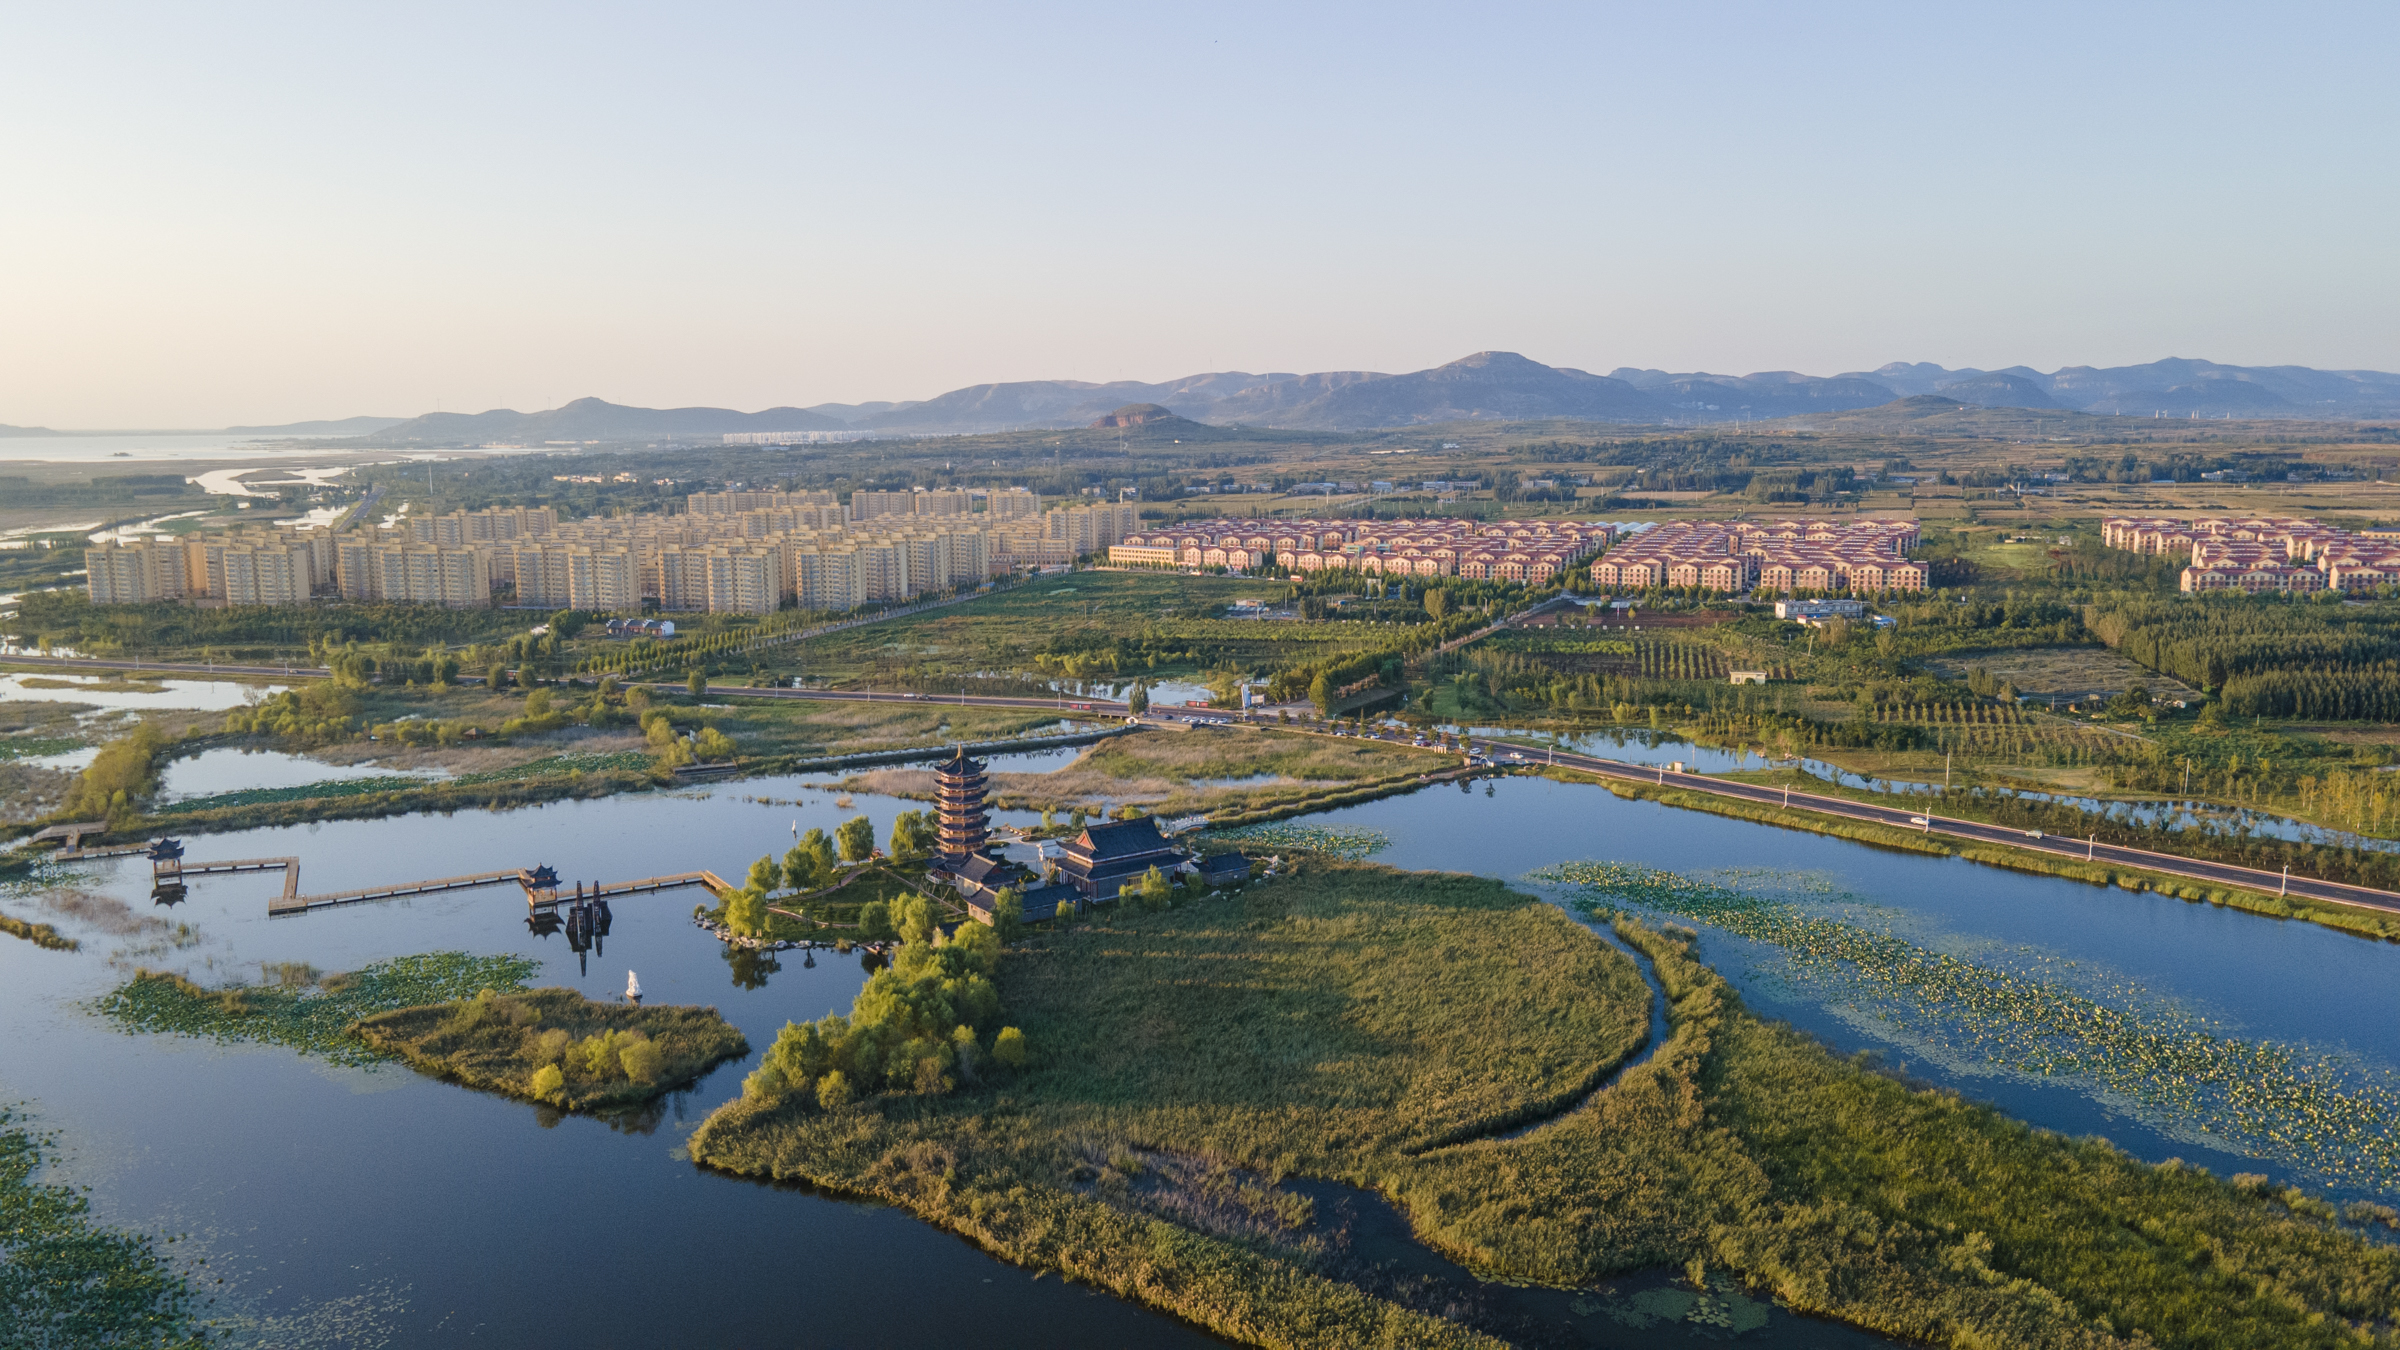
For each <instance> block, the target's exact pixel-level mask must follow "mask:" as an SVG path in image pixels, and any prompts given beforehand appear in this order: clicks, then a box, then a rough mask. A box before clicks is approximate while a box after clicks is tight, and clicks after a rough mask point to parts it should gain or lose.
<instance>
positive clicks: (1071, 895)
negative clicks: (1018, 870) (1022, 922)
mask: <svg viewBox="0 0 2400 1350" xmlns="http://www.w3.org/2000/svg"><path fill="white" fill-rule="evenodd" d="M1080 894H1081V892H1079V891H1077V890H1076V889H1075V888H1074V887H1072V886H1069V885H1068V884H1066V883H1065V882H1063V881H1062V882H1060V883H1058V884H1057V885H1055V886H1036V887H1033V888H1032V889H1031V890H1028V891H1025V892H1023V893H1021V894H1020V895H1018V897H1017V901H1018V903H1019V904H1020V905H1021V906H1023V908H1024V911H1025V918H1026V920H1027V921H1028V922H1031V921H1034V920H1037V919H1047V918H1049V917H1051V916H1052V915H1054V914H1056V913H1058V907H1059V906H1060V905H1064V904H1071V903H1073V902H1074V901H1075V899H1076V898H1077V896H1078V895H1080Z"/></svg>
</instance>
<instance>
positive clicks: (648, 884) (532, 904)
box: [525, 870, 736, 909]
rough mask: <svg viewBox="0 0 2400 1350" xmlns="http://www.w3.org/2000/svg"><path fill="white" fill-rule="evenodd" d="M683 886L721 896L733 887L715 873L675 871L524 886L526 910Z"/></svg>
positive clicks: (649, 892)
mask: <svg viewBox="0 0 2400 1350" xmlns="http://www.w3.org/2000/svg"><path fill="white" fill-rule="evenodd" d="M686 886H701V887H705V888H707V890H708V893H709V894H711V895H723V894H724V893H725V892H727V891H730V890H734V889H736V888H735V886H734V884H733V883H732V882H730V881H727V880H726V879H725V878H723V877H721V876H718V875H717V874H716V873H714V872H710V871H706V870H702V871H698V872H676V873H672V874H670V875H668V876H663V877H643V878H642V879H641V880H639V881H611V882H593V883H591V884H589V885H586V884H583V883H577V885H576V886H575V887H574V888H573V889H571V890H570V889H567V888H565V887H558V888H551V889H545V890H541V891H536V890H534V889H533V888H532V887H531V886H528V887H526V888H525V904H526V907H527V908H529V909H548V908H550V907H551V906H553V905H572V904H574V903H575V902H576V901H578V900H605V899H607V898H608V897H610V896H616V895H651V894H655V893H657V892H659V891H673V890H680V889H682V888H683V887H686Z"/></svg>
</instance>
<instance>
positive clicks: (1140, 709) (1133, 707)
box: [1125, 684, 1150, 717]
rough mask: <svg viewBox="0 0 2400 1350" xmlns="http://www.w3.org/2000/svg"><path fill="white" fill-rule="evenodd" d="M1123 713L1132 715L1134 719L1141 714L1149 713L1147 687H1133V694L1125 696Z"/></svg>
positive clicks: (1148, 691)
mask: <svg viewBox="0 0 2400 1350" xmlns="http://www.w3.org/2000/svg"><path fill="white" fill-rule="evenodd" d="M1125 711H1127V712H1129V713H1132V714H1133V715H1134V716H1136V717H1139V716H1141V715H1142V714H1143V713H1146V712H1148V711H1150V690H1149V689H1148V687H1146V686H1144V685H1139V684H1137V685H1135V686H1134V687H1133V692H1132V693H1130V694H1127V695H1126V696H1125Z"/></svg>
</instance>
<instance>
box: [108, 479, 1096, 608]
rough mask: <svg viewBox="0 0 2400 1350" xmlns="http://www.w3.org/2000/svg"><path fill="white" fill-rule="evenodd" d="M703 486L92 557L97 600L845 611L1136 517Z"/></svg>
mask: <svg viewBox="0 0 2400 1350" xmlns="http://www.w3.org/2000/svg"><path fill="white" fill-rule="evenodd" d="M854 495H855V497H856V498H857V500H856V501H854V502H853V503H852V504H851V505H850V506H847V507H845V506H842V505H840V504H838V503H836V502H835V501H834V499H833V494H832V493H830V492H739V491H736V492H703V493H693V494H691V496H690V497H689V498H688V499H687V503H686V505H687V509H686V510H684V511H683V512H680V513H678V514H675V515H632V516H594V517H591V518H589V519H585V520H575V521H564V522H562V521H560V520H559V519H558V518H557V515H556V513H555V512H553V511H551V510H550V509H549V508H547V507H542V508H494V509H492V510H488V511H473V512H453V513H451V514H449V515H445V516H424V517H412V518H408V519H405V520H403V521H400V522H399V523H397V524H396V525H393V526H389V527H386V528H382V529H373V530H351V531H345V532H341V533H332V532H328V531H321V530H320V531H306V532H293V531H289V530H275V529H264V530H240V531H229V532H226V533H222V534H217V533H211V534H208V535H205V536H193V537H192V538H190V539H186V540H165V539H160V540H143V541H139V542H136V543H133V544H122V545H120V544H105V545H98V546H95V547H94V548H92V549H90V550H89V551H88V552H87V559H88V563H89V567H90V571H91V579H90V583H89V586H88V590H89V593H90V595H91V598H92V602H93V603H95V604H125V603H134V602H139V601H146V600H169V599H173V600H194V601H201V602H209V601H214V602H218V603H226V604H299V603H303V602H305V601H307V600H308V599H310V598H311V597H312V596H320V595H322V596H333V597H339V598H341V599H346V600H353V601H378V600H397V601H411V602H415V603H420V604H435V605H451V606H465V605H483V604H489V603H491V601H492V598H493V596H494V594H495V592H496V591H501V592H513V594H514V602H513V603H515V604H517V605H520V606H526V607H530V608H541V609H568V608H571V609H584V610H592V611H595V612H599V613H614V612H622V611H631V610H638V609H642V608H644V607H647V606H655V607H657V608H659V609H663V610H707V611H718V612H733V613H745V614H769V613H773V612H774V611H775V610H776V609H778V608H780V607H781V606H783V605H785V604H787V603H789V604H796V605H798V606H799V607H800V608H802V609H813V610H828V611H841V610H848V609H854V608H856V607H858V606H860V605H863V604H868V603H870V602H874V601H886V600H901V599H906V598H908V597H911V596H916V595H922V594H924V593H926V592H929V591H937V590H944V589H947V588H950V587H954V586H973V585H979V584H981V583H982V582H983V581H984V580H985V579H986V578H988V577H991V576H995V575H1000V574H1004V573H1007V572H1010V571H1013V570H1016V569H1018V568H1022V567H1027V566H1038V565H1055V564H1061V563H1067V562H1071V561H1073V560H1074V559H1076V558H1078V557H1083V556H1087V555H1090V554H1095V553H1100V552H1103V551H1105V550H1106V549H1108V548H1109V546H1111V545H1113V544H1115V543H1117V542H1118V541H1120V540H1122V539H1123V538H1124V537H1125V536H1126V534H1127V532H1128V531H1130V530H1132V529H1133V528H1134V526H1135V525H1136V524H1137V523H1138V514H1137V512H1138V508H1136V507H1135V506H1133V505H1132V504H1131V503H1124V504H1118V503H1098V504H1091V505H1078V506H1064V507H1058V508H1054V509H1052V510H1048V511H1044V510H1042V509H1041V508H1040V502H1041V499H1040V497H1039V496H1037V495H1036V494H1034V493H1031V492H1024V491H1010V492H995V493H992V494H990V497H989V499H988V500H989V502H990V505H991V509H990V510H988V511H985V512H981V513H970V510H969V508H970V507H971V505H972V502H971V500H970V498H969V496H968V494H966V493H964V492H889V493H878V492H860V493H857V494H854Z"/></svg>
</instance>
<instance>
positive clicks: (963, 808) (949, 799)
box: [933, 746, 992, 868]
mask: <svg viewBox="0 0 2400 1350" xmlns="http://www.w3.org/2000/svg"><path fill="white" fill-rule="evenodd" d="M933 779H934V813H935V815H936V817H937V819H938V822H939V833H940V835H941V842H940V844H939V845H938V847H939V848H940V850H941V854H942V857H943V858H944V859H947V860H949V861H950V862H951V864H952V865H953V868H955V867H956V866H957V865H958V864H961V863H964V862H965V861H966V860H967V859H969V858H972V857H974V856H975V855H977V854H979V853H981V852H983V846H984V845H985V844H987V843H989V842H990V841H991V834H992V830H991V825H992V818H991V815H990V814H989V813H988V812H986V811H985V810H984V809H983V791H984V786H985V783H984V777H983V761H982V760H979V759H969V758H967V751H966V747H964V746H961V747H959V750H958V753H957V754H955V755H953V756H952V757H951V758H949V759H947V760H945V761H943V762H942V763H940V764H937V765H935V766H934V770H933Z"/></svg>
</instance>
